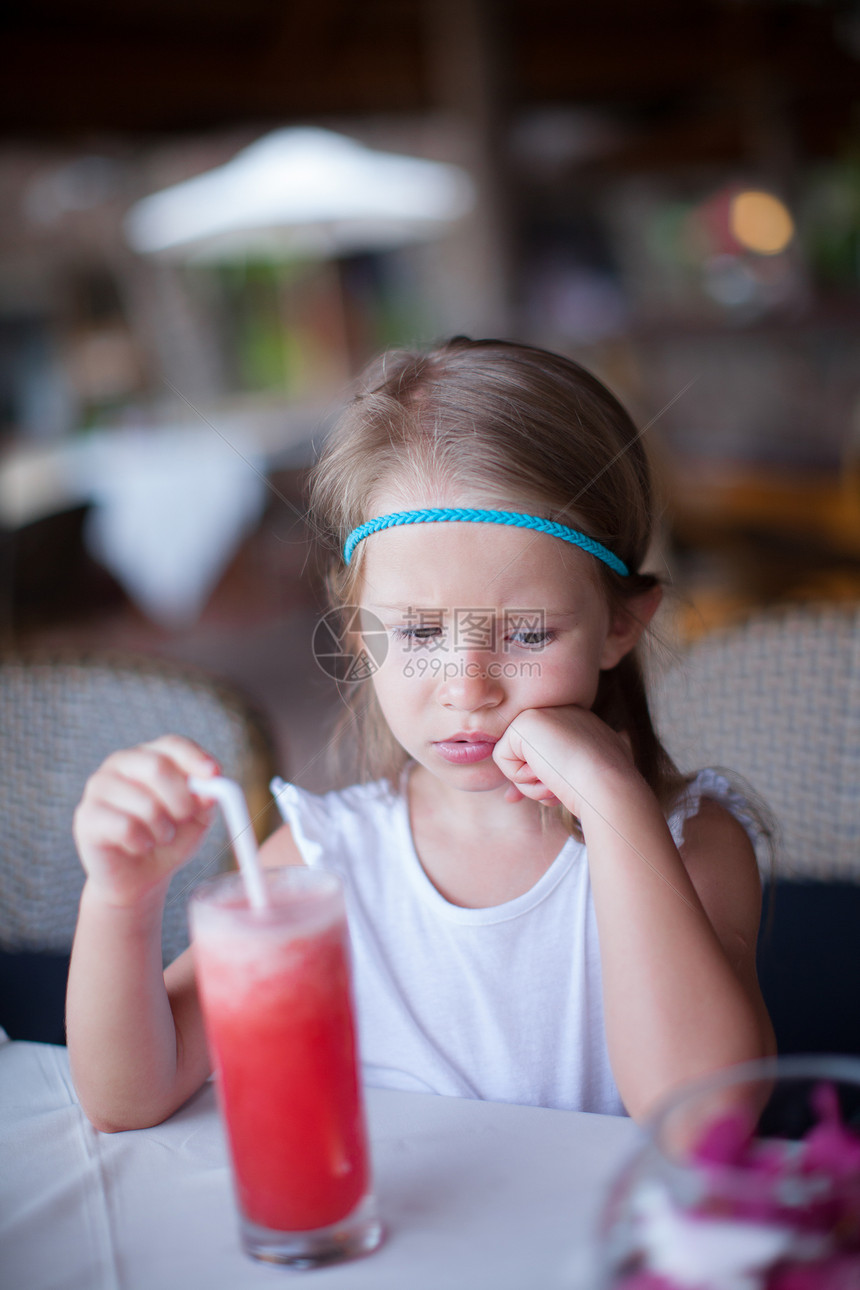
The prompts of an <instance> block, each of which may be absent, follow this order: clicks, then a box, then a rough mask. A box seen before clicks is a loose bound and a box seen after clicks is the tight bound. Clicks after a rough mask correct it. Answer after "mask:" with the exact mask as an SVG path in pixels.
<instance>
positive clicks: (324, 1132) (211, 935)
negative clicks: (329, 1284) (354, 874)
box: [191, 868, 379, 1262]
mask: <svg viewBox="0 0 860 1290" xmlns="http://www.w3.org/2000/svg"><path fill="white" fill-rule="evenodd" d="M265 879H266V885H267V891H268V899H269V902H270V903H269V908H268V909H266V910H262V911H257V910H251V909H250V908H249V907H248V903H247V900H246V899H245V894H244V891H243V889H242V886H241V881H240V880H239V879H238V877H236V876H234V875H230V876H229V877H227V878H226V879H219V880H216V881H215V882H213V883H212V884H204V885H203V887H202V888H201V889H198V890H199V891H200V895H197V893H195V898H194V901H193V904H192V914H191V920H192V928H193V936H194V962H195V968H196V973H197V980H198V989H199V992H200V998H201V1004H202V1008H203V1017H204V1022H205V1026H206V1034H207V1040H208V1043H209V1049H210V1054H211V1056H212V1060H213V1064H214V1067H215V1071H216V1075H217V1081H218V1099H219V1105H220V1108H221V1113H222V1116H223V1119H224V1124H225V1127H226V1132H227V1139H228V1143H229V1147H230V1155H231V1161H232V1167H233V1178H234V1183H235V1188H236V1195H237V1200H238V1204H239V1209H240V1211H241V1214H242V1217H243V1232H244V1235H245V1241H246V1245H249V1240H248V1232H249V1230H253V1232H254V1233H255V1237H259V1233H260V1230H261V1229H264V1230H265V1232H266V1233H269V1234H271V1235H272V1236H273V1237H276V1236H277V1234H284V1233H295V1234H301V1233H308V1234H310V1233H316V1232H318V1231H319V1229H326V1228H331V1227H332V1226H333V1225H338V1224H343V1222H344V1220H347V1219H348V1217H349V1216H350V1215H351V1214H353V1212H354V1211H356V1210H357V1209H360V1208H361V1206H362V1201H364V1200H365V1199H366V1198H368V1197H369V1196H370V1170H369V1161H368V1148H367V1137H366V1130H365V1122H364V1108H363V1102H362V1094H361V1085H360V1080H359V1072H358V1056H357V1048H356V1033H355V1023H354V1019H353V1007H352V995H351V988H350V968H349V943H348V939H347V929H346V921H345V916H344V909H343V898H342V895H341V891H340V884H339V883H338V881H337V879H336V878H334V877H333V876H332V875H329V874H324V873H321V872H319V871H315V870H309V869H302V868H291V869H282V870H270V871H267V872H266V874H265ZM207 888H208V890H206V889H207ZM366 1217H367V1216H366V1215H365V1218H366ZM373 1221H374V1223H375V1228H374V1231H375V1233H376V1239H375V1240H374V1242H373V1244H376V1243H378V1240H379V1226H378V1223H376V1221H375V1218H374V1220H373ZM347 1226H348V1223H347ZM365 1226H366V1224H365ZM366 1235H367V1234H366V1233H365V1236H366ZM341 1236H342V1233H341ZM257 1243H259V1241H258V1242H257ZM277 1243H278V1242H277V1240H275V1244H277ZM253 1244H254V1241H253V1240H252V1241H251V1242H250V1245H251V1246H253ZM293 1244H296V1243H295V1242H294V1243H293ZM319 1244H320V1242H319V1241H317V1245H319ZM323 1244H325V1242H323ZM301 1245H302V1242H301V1240H299V1241H298V1246H301ZM366 1248H373V1245H369V1246H368V1245H367V1244H366V1243H365V1244H364V1245H363V1246H361V1249H358V1250H356V1249H352V1248H350V1249H349V1250H347V1251H345V1252H343V1251H342V1252H340V1253H329V1254H328V1255H327V1256H326V1258H325V1259H311V1258H310V1257H309V1256H307V1255H304V1256H297V1257H296V1258H290V1257H288V1256H287V1255H286V1254H283V1253H282V1254H281V1255H278V1254H277V1253H272V1252H269V1253H261V1252H260V1251H259V1250H257V1249H253V1248H252V1249H251V1252H252V1253H257V1254H259V1255H260V1257H269V1258H276V1259H278V1261H285V1262H289V1261H302V1262H308V1261H327V1260H328V1259H329V1258H333V1257H346V1255H347V1254H348V1253H355V1252H362V1251H363V1250H364V1249H366Z"/></svg>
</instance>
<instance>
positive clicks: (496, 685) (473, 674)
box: [361, 495, 641, 791]
mask: <svg viewBox="0 0 860 1290" xmlns="http://www.w3.org/2000/svg"><path fill="white" fill-rule="evenodd" d="M421 504H422V503H421V501H417V502H415V501H412V500H409V501H406V502H404V499H403V497H402V495H399V496H398V495H387V496H385V497H383V498H381V499H379V504H377V506H376V507H375V509H374V514H377V515H384V514H387V513H389V512H391V511H396V510H403V509H406V507H407V506H409V505H421ZM424 504H426V502H425V503H424ZM434 504H436V503H434ZM438 504H447V505H461V506H462V505H479V506H480V505H483V506H487V505H488V503H487V502H486V501H485V500H484V501H480V500H479V501H475V500H469V499H466V500H462V499H458V500H456V501H454V502H443V503H438ZM496 505H498V506H499V508H500V509H506V510H516V509H517V507H516V506H515V505H511V504H510V503H508V504H505V503H496ZM364 545H365V547H366V549H365V551H364V566H363V578H362V592H361V605H362V609H363V610H365V611H370V613H372V614H374V615H375V616H376V617H377V618H378V619H380V620H381V622H382V623H383V625H384V627H385V628H386V631H387V634H388V653H387V655H386V657H385V660H384V662H383V663H382V665H381V667H380V668H379V669H378V671H377V672H376V673H375V674H374V676H373V681H372V684H373V685H374V688H375V691H376V696H377V699H378V701H379V704H380V707H381V708H382V712H383V714H384V716H385V719H386V721H387V722H388V725H389V726H390V728H391V731H392V733H393V734H394V736H395V738H396V739H397V741H398V742H399V743H400V744H401V746H402V747H403V748H404V749H405V750H406V752H407V753H409V755H410V756H411V757H413V758H414V759H415V760H416V761H417V762H419V763H420V764H421V765H422V766H424V767H426V769H427V770H429V771H430V772H431V773H432V774H433V775H434V776H436V777H437V778H439V779H441V780H442V781H443V782H444V783H446V784H449V785H450V786H452V787H456V788H462V789H465V790H471V791H476V790H487V789H495V788H500V787H502V786H503V785H505V784H506V783H507V781H506V779H505V777H504V775H503V774H502V772H501V771H500V770H499V768H498V767H497V766H496V764H495V762H494V761H493V760H492V749H493V745H494V744H495V742H496V741H497V740H498V739H499V738H500V737H501V736H502V734H503V733H504V731H505V730H506V729H507V727H508V726H509V725H510V723H511V722H512V721H513V720H514V718H515V717H517V716H518V715H519V713H521V712H523V711H525V710H526V709H528V708H546V707H557V706H563V705H568V704H575V705H577V706H579V707H583V708H590V707H591V705H592V704H593V702H594V700H595V697H596V695H597V685H598V679H599V675H600V671H601V669H602V668H609V667H614V665H615V664H616V663H617V662H618V661H619V659H620V658H621V657H622V656H623V655H624V654H625V653H626V652H627V651H628V650H629V649H630V648H631V647H632V645H633V644H634V643H635V640H636V639H637V638H638V635H639V633H640V631H641V628H640V627H639V625H638V624H636V623H635V622H631V619H630V617H629V616H628V615H613V614H612V613H611V611H610V607H609V603H608V600H607V597H606V594H605V592H604V591H603V589H602V587H601V586H600V582H599V579H598V573H597V570H596V567H595V562H594V558H593V557H592V556H589V555H587V554H586V553H585V552H583V551H580V550H579V549H578V548H576V547H574V546H571V545H569V544H568V543H565V542H562V541H561V540H560V539H558V538H553V537H549V536H547V535H546V534H543V533H536V532H534V531H533V530H531V529H516V528H507V527H504V526H502V525H498V524H457V523H449V524H412V525H404V526H403V527H401V528H391V529H385V530H383V531H382V532H379V533H375V534H373V535H372V536H371V537H369V538H367V539H365V543H364ZM370 621H371V622H372V620H370Z"/></svg>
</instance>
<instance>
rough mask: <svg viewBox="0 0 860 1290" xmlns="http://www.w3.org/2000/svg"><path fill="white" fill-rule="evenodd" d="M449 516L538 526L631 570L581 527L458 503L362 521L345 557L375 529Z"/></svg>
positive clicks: (438, 520)
mask: <svg viewBox="0 0 860 1290" xmlns="http://www.w3.org/2000/svg"><path fill="white" fill-rule="evenodd" d="M447 520H458V521H460V522H461V523H464V524H510V525H512V526H513V527H514V528H518V529H534V530H535V531H536V532H537V533H548V534H549V535H550V537H557V538H561V539H562V541H563V542H571V543H572V544H573V545H574V546H578V547H580V548H581V549H582V550H583V551H587V552H588V553H589V555H593V556H596V557H597V559H598V560H602V561H603V563H604V564H608V565H609V568H610V569H613V570H614V571H615V573H620V574H621V576H622V577H624V578H626V577H627V576H628V575H629V573H630V570H629V569H628V568H627V565H626V564H625V563H624V561H623V560H619V559H618V556H617V555H613V554H612V552H611V551H609V550H607V548H606V547H605V546H603V545H602V543H600V542H596V541H595V539H594V538H591V537H589V536H588V535H587V534H586V533H580V532H579V530H578V529H569V528H568V527H567V525H565V524H555V523H554V522H553V521H552V520H542V519H540V518H539V517H538V516H537V515H523V514H521V513H520V512H519V511H480V510H472V509H471V508H468V509H467V508H465V507H458V506H445V507H431V508H429V509H427V510H422V511H395V512H394V514H393V515H379V516H377V518H376V519H375V520H368V521H367V523H366V524H359V526H358V528H357V529H353V530H352V532H351V533H350V535H349V537H348V538H347V539H346V543H345V545H344V548H343V558H344V560H345V561H346V563H347V564H349V562H350V559H351V558H352V553H353V551H354V550H355V548H356V547H357V546H358V544H359V542H360V541H361V540H362V538H366V537H369V536H370V534H371V533H378V532H379V530H380V529H390V528H393V527H395V526H397V525H400V524H443V523H445V522H446V521H447Z"/></svg>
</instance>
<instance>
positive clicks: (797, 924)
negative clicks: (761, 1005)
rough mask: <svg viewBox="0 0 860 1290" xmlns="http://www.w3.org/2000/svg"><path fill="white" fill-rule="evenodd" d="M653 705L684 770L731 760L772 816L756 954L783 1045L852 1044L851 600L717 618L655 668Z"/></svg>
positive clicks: (855, 689)
mask: <svg viewBox="0 0 860 1290" xmlns="http://www.w3.org/2000/svg"><path fill="white" fill-rule="evenodd" d="M652 708H653V711H654V716H655V723H656V725H657V728H658V730H659V731H660V734H661V736H662V738H663V740H664V743H665V744H666V747H667V748H668V750H669V752H670V753H671V754H672V756H673V757H674V758H675V761H676V762H677V764H678V765H679V767H680V768H681V769H682V770H692V769H695V768H697V767H700V766H722V767H728V768H730V769H731V770H732V771H734V772H735V773H736V774H738V775H740V776H742V777H743V778H744V779H745V780H746V781H747V782H748V783H749V784H750V785H751V786H752V787H753V788H754V789H755V790H756V792H757V793H758V794H759V796H760V797H761V798H762V799H763V800H764V802H765V803H766V804H767V806H769V807H770V809H771V811H772V812H773V814H774V815H775V817H776V824H777V833H776V846H775V853H774V857H773V865H772V867H771V864H770V863H769V862H768V860H767V857H765V856H761V857H760V859H761V860H762V863H763V877H764V878H765V882H766V896H767V899H766V917H765V918H764V919H763V929H762V934H761V935H760V938H759V956H758V957H759V975H760V979H761V983H762V989H763V991H764V994H765V998H766V1000H767V1002H768V1005H769V1007H770V1010H771V1015H772V1017H773V1020H774V1026H775V1028H776V1031H777V1039H778V1041H779V1043H780V1048H781V1049H782V1050H784V1051H794V1052H803V1051H806V1052H808V1051H814V1050H818V1051H821V1050H824V1049H828V1050H831V1051H848V1052H860V608H858V607H853V606H852V607H846V606H844V605H839V606H836V605H821V604H818V605H816V604H809V605H802V606H792V607H789V608H786V609H783V610H781V611H776V610H774V611H769V612H765V611H762V612H760V613H758V614H756V615H754V616H752V617H751V618H749V619H748V620H747V621H746V622H744V623H742V624H741V625H738V626H734V627H730V628H726V629H724V630H721V631H718V632H714V633H713V634H712V635H709V636H706V637H704V638H703V639H702V640H699V641H697V642H695V643H694V644H693V645H691V646H690V647H689V648H688V649H687V650H686V652H685V653H684V654H683V656H682V657H681V659H680V660H679V661H678V662H677V663H675V664H674V665H673V666H671V667H670V668H669V669H668V670H667V671H666V672H665V673H664V674H663V675H662V676H660V677H659V679H657V680H656V681H655V682H654V684H653V686H652ZM771 914H772V917H769V916H767V915H771Z"/></svg>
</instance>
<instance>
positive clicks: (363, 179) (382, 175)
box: [126, 127, 475, 260]
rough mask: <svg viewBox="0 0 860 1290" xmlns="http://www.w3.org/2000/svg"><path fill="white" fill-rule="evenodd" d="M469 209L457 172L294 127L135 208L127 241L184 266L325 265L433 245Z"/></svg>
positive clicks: (467, 185)
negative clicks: (281, 261)
mask: <svg viewBox="0 0 860 1290" xmlns="http://www.w3.org/2000/svg"><path fill="white" fill-rule="evenodd" d="M474 199H475V197H474V187H473V185H472V182H471V180H470V179H469V177H468V175H467V174H466V173H465V171H463V170H461V169H459V168H458V167H456V166H452V165H448V164H446V163H443V162H438V161H428V160H425V159H421V158H418V157H406V156H400V155H398V154H395V153H388V152H378V151H375V150H374V149H371V148H367V147H365V146H364V145H363V144H360V143H357V142H356V141H355V140H354V139H349V138H346V137H345V136H343V135H339V134H335V133H333V132H332V131H330V130H322V129H316V128H310V127H307V128H305V127H301V128H298V127H297V128H292V129H282V130H276V131H274V132H273V133H271V134H268V135H265V136H264V137H263V138H262V139H259V140H258V141H257V142H256V143H254V144H252V145H251V146H250V147H248V148H245V149H243V151H241V152H240V153H238V154H237V155H236V156H235V157H234V158H233V159H232V161H229V162H227V164H226V165H223V166H218V167H217V168H216V169H215V170H210V171H207V172H206V173H205V174H202V175H198V176H196V177H195V178H194V179H188V180H186V181H184V182H183V183H180V184H175V185H173V186H172V187H171V188H165V189H163V190H162V191H161V192H159V193H154V194H153V195H152V196H151V197H146V198H144V199H143V200H142V201H139V202H138V203H137V204H136V205H135V206H133V207H132V209H131V210H130V212H129V213H128V215H127V217H126V234H127V237H128V240H129V242H130V244H131V246H132V247H133V248H134V249H135V250H136V251H140V252H145V253H154V254H158V255H164V256H170V257H172V258H176V259H183V260H187V259H195V260H198V259H201V260H222V259H233V258H243V257H245V256H248V255H249V254H260V255H264V256H275V257H280V256H291V255H298V256H312V257H320V258H331V257H334V256H337V255H344V254H349V253H350V252H357V251H367V250H377V249H378V250H382V249H385V248H388V247H394V246H399V245H402V244H404V243H408V242H415V241H422V240H425V239H428V238H432V237H435V236H438V235H439V234H440V233H442V232H444V231H445V228H446V226H447V225H448V224H450V223H451V222H452V221H453V220H456V219H458V218H459V217H460V216H462V215H465V214H466V213H467V212H468V211H469V210H470V209H471V208H472V206H473V204H474Z"/></svg>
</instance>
